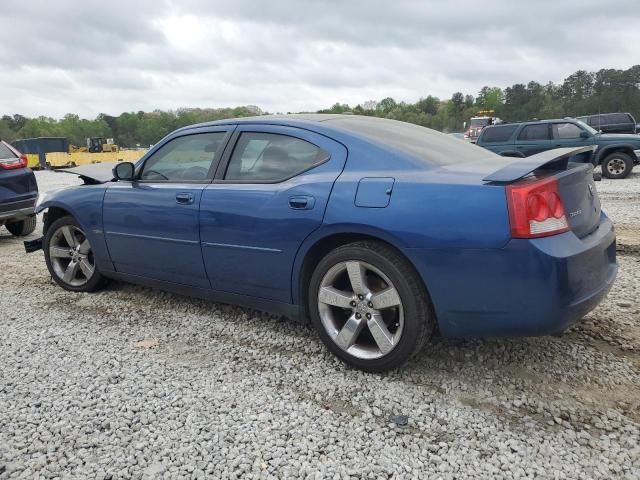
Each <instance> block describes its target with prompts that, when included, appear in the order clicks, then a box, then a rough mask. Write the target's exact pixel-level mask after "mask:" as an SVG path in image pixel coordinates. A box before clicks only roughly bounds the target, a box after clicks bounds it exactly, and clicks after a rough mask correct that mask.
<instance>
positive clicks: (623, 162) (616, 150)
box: [476, 118, 640, 178]
mask: <svg viewBox="0 0 640 480" xmlns="http://www.w3.org/2000/svg"><path fill="white" fill-rule="evenodd" d="M476 145H479V146H481V147H484V148H486V149H488V150H491V151H492V152H495V153H498V154H500V155H504V156H507V157H528V156H530V155H534V154H536V153H540V152H544V151H546V150H551V149H554V148H562V147H583V146H589V145H592V146H593V147H594V151H593V154H582V155H581V156H579V157H578V158H573V159H572V160H573V161H581V162H592V163H593V164H594V165H602V175H604V176H605V177H607V178H626V177H627V176H629V174H630V173H631V169H632V168H633V165H634V164H637V163H638V158H639V157H640V135H624V134H617V135H616V134H606V133H599V132H598V131H597V130H594V129H593V128H591V127H590V126H589V125H587V124H586V123H583V122H581V121H579V120H576V119H574V118H564V119H561V120H536V121H531V122H523V123H507V124H502V125H495V126H489V127H485V129H484V130H482V133H481V134H480V137H478V142H477V143H476Z"/></svg>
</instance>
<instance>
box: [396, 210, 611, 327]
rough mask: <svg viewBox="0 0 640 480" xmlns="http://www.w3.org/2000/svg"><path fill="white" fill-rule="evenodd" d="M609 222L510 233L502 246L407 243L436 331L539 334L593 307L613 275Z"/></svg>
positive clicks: (608, 288)
mask: <svg viewBox="0 0 640 480" xmlns="http://www.w3.org/2000/svg"><path fill="white" fill-rule="evenodd" d="M615 248H616V245H615V233H614V229H613V224H612V223H611V221H610V220H609V219H608V218H607V217H606V216H605V215H603V216H602V220H601V223H600V226H599V228H598V229H597V230H596V231H595V232H593V233H592V234H590V235H588V236H587V237H585V238H582V239H579V238H577V237H576V236H575V235H574V234H573V233H571V232H567V233H564V234H561V235H555V236H551V237H546V238H539V239H535V240H517V239H514V240H511V241H510V242H509V243H508V244H507V245H506V246H505V247H504V248H502V249H479V250H447V251H443V250H437V251H435V250H410V251H409V252H408V255H409V256H410V257H411V258H412V259H413V260H414V263H415V264H416V266H417V268H418V270H419V271H420V273H421V275H422V277H423V278H424V280H425V283H426V285H427V287H428V289H429V293H430V295H431V298H432V300H433V304H434V308H435V311H436V315H437V317H438V324H439V326H440V330H441V332H442V334H443V335H445V336H450V337H491V336H539V335H547V334H552V333H556V332H559V331H562V330H564V329H566V328H567V327H569V326H570V325H571V324H572V323H573V322H575V321H576V320H578V319H580V318H582V317H583V316H584V315H586V314H587V313H588V312H590V311H591V310H593V309H594V308H595V307H596V306H597V305H598V304H599V303H600V302H601V301H602V300H603V299H604V297H605V296H606V294H607V293H608V292H609V290H610V288H611V286H612V285H613V283H614V281H615V278H616V275H617V270H618V267H617V264H616V250H615Z"/></svg>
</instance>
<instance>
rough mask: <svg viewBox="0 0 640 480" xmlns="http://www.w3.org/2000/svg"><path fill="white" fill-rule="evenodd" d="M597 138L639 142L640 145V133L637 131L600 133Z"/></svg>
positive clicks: (621, 141)
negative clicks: (636, 132)
mask: <svg viewBox="0 0 640 480" xmlns="http://www.w3.org/2000/svg"><path fill="white" fill-rule="evenodd" d="M597 138H598V140H599V141H602V142H611V143H613V142H620V143H637V144H638V145H640V135H638V134H635V133H599V134H598V135H597Z"/></svg>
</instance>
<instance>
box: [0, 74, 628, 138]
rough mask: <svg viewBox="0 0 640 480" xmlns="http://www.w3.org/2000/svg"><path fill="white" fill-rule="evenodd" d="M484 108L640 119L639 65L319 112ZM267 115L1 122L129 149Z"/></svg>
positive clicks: (227, 112)
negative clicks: (190, 128) (198, 127)
mask: <svg viewBox="0 0 640 480" xmlns="http://www.w3.org/2000/svg"><path fill="white" fill-rule="evenodd" d="M482 110H493V111H495V114H496V116H498V117H500V118H502V119H503V120H505V121H511V122H512V121H518V120H531V119H534V118H537V119H542V118H562V117H567V116H570V117H576V116H580V115H588V114H592V113H598V112H602V113H605V112H606V113H608V112H630V113H632V114H633V115H634V117H635V118H636V120H638V121H640V65H634V66H633V67H631V68H629V69H627V70H617V69H602V70H599V71H597V72H587V71H585V70H578V71H577V72H575V73H573V74H571V75H569V76H568V77H567V78H565V79H564V81H563V82H562V83H559V84H555V83H553V82H548V83H546V84H544V85H543V84H541V83H538V82H536V81H530V82H529V83H527V84H524V83H516V84H514V85H511V86H510V87H506V88H504V89H502V88H500V87H496V86H484V87H482V88H481V89H480V91H479V92H478V93H477V94H476V95H475V96H474V95H470V94H464V93H462V92H456V93H454V94H453V95H452V96H451V98H448V99H441V98H438V97H435V96H433V95H427V96H426V97H422V98H420V99H419V100H418V101H417V102H415V103H408V102H403V101H401V102H398V101H396V100H394V99H393V98H391V97H387V98H384V99H382V100H380V101H375V100H370V101H367V102H364V103H362V104H358V105H355V106H353V107H352V106H350V105H348V104H340V103H336V104H334V105H333V106H332V107H331V108H327V109H323V110H320V111H319V113H351V114H354V115H370V116H376V117H384V118H391V119H395V120H401V121H405V122H410V123H415V124H418V125H423V126H425V127H429V128H433V129H436V130H440V131H444V132H459V131H462V130H463V124H464V122H466V121H468V120H469V118H471V117H472V116H474V115H476V114H477V113H478V112H479V111H482ZM263 113H267V112H262V111H261V110H260V108H258V107H256V106H251V105H250V106H242V107H236V108H215V109H213V108H188V109H187V108H184V109H179V110H171V111H161V110H155V111H153V112H142V111H140V112H125V113H122V114H120V115H119V116H117V117H116V116H110V115H106V114H100V115H98V116H97V117H96V118H95V119H93V120H88V119H83V118H80V117H79V116H78V115H76V114H71V113H70V114H67V115H65V116H64V117H63V118H62V119H53V118H49V117H37V118H27V117H24V116H22V115H19V114H14V115H4V116H3V117H1V118H0V139H3V140H7V141H9V142H11V141H13V140H15V139H17V138H31V137H49V136H53V137H66V138H68V139H69V142H70V143H72V144H74V145H79V146H82V145H85V139H86V138H88V137H107V138H114V141H115V143H117V144H118V145H121V146H125V147H135V146H143V147H148V146H149V145H151V144H154V143H155V142H157V141H158V140H159V139H161V138H162V137H164V136H165V135H167V134H168V133H170V132H171V131H173V130H175V129H176V128H179V127H183V126H186V125H191V124H194V123H199V122H206V121H212V120H219V119H223V118H235V117H244V116H251V115H261V114H263Z"/></svg>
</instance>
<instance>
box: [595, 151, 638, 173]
mask: <svg viewBox="0 0 640 480" xmlns="http://www.w3.org/2000/svg"><path fill="white" fill-rule="evenodd" d="M632 168H633V160H632V159H631V157H630V156H629V155H627V154H626V153H623V152H613V153H611V154H609V155H607V157H606V158H605V159H604V160H603V161H602V175H604V176H605V177H606V178H611V179H619V178H627V177H628V176H629V174H630V173H631V169H632Z"/></svg>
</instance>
